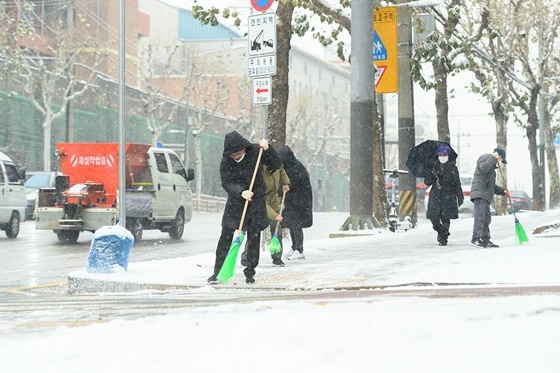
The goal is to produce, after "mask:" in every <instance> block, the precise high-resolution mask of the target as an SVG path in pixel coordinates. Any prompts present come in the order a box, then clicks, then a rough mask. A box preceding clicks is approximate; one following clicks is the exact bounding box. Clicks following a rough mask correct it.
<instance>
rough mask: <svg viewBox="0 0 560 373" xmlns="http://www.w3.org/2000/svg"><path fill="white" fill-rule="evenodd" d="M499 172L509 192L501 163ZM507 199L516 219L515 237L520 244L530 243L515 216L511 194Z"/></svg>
mask: <svg viewBox="0 0 560 373" xmlns="http://www.w3.org/2000/svg"><path fill="white" fill-rule="evenodd" d="M498 170H499V171H500V176H501V178H502V181H503V183H504V187H505V188H506V190H507V185H506V179H505V178H504V174H503V172H502V167H501V166H500V162H498ZM507 197H508V201H509V205H510V206H511V212H512V213H513V218H514V219H515V235H516V236H517V241H519V243H520V244H523V243H525V242H529V238H527V233H525V229H523V226H522V225H521V223H520V222H519V219H517V216H516V215H515V209H514V208H513V202H511V197H510V196H509V194H508V196H507Z"/></svg>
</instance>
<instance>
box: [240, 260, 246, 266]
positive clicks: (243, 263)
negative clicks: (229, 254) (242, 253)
mask: <svg viewBox="0 0 560 373" xmlns="http://www.w3.org/2000/svg"><path fill="white" fill-rule="evenodd" d="M241 266H242V267H247V259H241Z"/></svg>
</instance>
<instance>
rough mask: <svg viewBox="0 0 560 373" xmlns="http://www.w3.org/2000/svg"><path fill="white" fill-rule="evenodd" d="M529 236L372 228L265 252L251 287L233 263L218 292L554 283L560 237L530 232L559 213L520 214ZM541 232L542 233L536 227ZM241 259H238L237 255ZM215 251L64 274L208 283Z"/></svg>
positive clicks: (115, 281)
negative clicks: (293, 254)
mask: <svg viewBox="0 0 560 373" xmlns="http://www.w3.org/2000/svg"><path fill="white" fill-rule="evenodd" d="M518 218H519V220H520V221H521V224H522V225H523V227H524V228H525V231H526V232H527V235H528V236H529V243H527V244H524V245H522V246H520V245H519V244H518V243H517V242H516V239H515V230H514V220H513V216H497V217H493V221H492V224H491V226H490V229H491V232H492V236H493V238H492V240H493V241H494V242H495V243H497V244H499V245H500V247H499V248H494V249H479V248H474V247H472V246H470V245H469V243H470V235H471V233H470V232H471V230H472V218H464V219H458V220H453V221H452V223H451V236H450V239H449V245H448V246H445V247H440V246H438V245H437V242H436V239H435V236H436V234H435V232H434V231H433V230H432V228H431V226H430V224H429V222H427V221H425V220H424V221H421V223H420V224H419V226H418V227H417V228H416V229H413V230H411V231H408V232H399V233H392V232H390V231H388V230H386V231H380V232H378V231H375V232H372V234H371V235H368V236H359V237H344V238H326V237H328V236H329V232H325V234H324V237H325V238H324V239H317V240H306V242H305V244H306V248H305V254H306V259H305V260H296V261H289V260H284V261H285V262H286V266H285V267H282V268H279V267H274V266H272V264H271V261H270V255H269V253H268V252H261V260H260V264H259V267H257V274H256V276H255V279H256V284H253V285H247V284H245V278H244V276H243V272H242V267H241V266H240V265H238V267H237V268H236V271H235V276H234V278H233V279H232V280H231V281H229V282H228V283H220V284H217V285H214V286H216V287H222V288H246V287H251V288H260V289H288V290H290V289H317V290H319V289H367V288H375V287H390V286H405V285H432V284H433V285H448V284H457V285H473V284H481V285H482V284H484V285H487V284H493V285H500V284H512V285H513V284H532V285H547V284H555V285H558V284H560V271H558V270H557V269H558V263H560V235H559V234H558V232H559V231H558V229H554V228H553V229H549V230H544V232H542V233H540V234H538V235H533V234H532V232H533V230H534V229H535V228H537V227H543V226H552V225H555V224H556V225H558V223H559V222H560V210H552V211H547V212H526V213H520V214H518ZM541 230H542V229H541ZM238 260H239V258H238ZM213 264H214V254H210V253H207V254H200V255H195V256H189V257H184V258H179V259H169V260H157V261H150V262H142V263H130V264H129V267H128V271H127V272H124V271H122V272H121V273H112V274H92V273H87V272H86V271H85V269H84V270H80V271H75V272H72V273H70V274H69V286H70V291H72V292H99V291H136V290H140V289H159V290H165V289H172V288H176V289H189V288H197V287H204V286H209V285H208V283H207V282H206V279H207V278H208V276H210V275H211V274H212V268H213Z"/></svg>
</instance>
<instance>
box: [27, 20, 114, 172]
mask: <svg viewBox="0 0 560 373" xmlns="http://www.w3.org/2000/svg"><path fill="white" fill-rule="evenodd" d="M104 57H105V54H104V52H103V51H102V50H101V48H100V46H99V45H98V44H97V42H96V41H94V40H90V39H87V38H85V37H83V35H82V36H79V35H76V34H75V33H74V32H73V30H72V29H68V30H59V32H57V33H56V39H55V40H48V39H45V38H42V37H40V36H35V38H34V43H33V45H30V46H29V48H28V50H27V55H26V56H25V57H23V58H22V59H21V60H20V64H19V66H18V71H19V76H20V78H21V79H22V80H23V83H24V84H23V88H24V90H25V91H26V93H27V94H28V95H29V97H31V101H32V103H33V106H34V107H35V109H36V110H37V111H38V112H39V113H40V114H41V115H42V118H43V119H42V127H43V134H44V136H43V159H44V161H43V169H44V170H45V171H50V169H51V130H52V125H53V122H54V121H55V119H57V118H60V117H62V116H63V115H64V114H65V113H66V108H67V103H68V102H71V101H72V100H74V99H75V98H76V97H79V96H81V95H82V94H84V93H85V91H86V90H87V89H88V88H90V86H91V85H92V83H93V81H94V80H95V78H96V76H97V67H98V65H99V63H100V62H101V60H102V59H103V58H104ZM79 61H88V63H89V65H84V64H82V63H79Z"/></svg>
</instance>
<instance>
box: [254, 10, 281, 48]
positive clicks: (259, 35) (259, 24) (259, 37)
mask: <svg viewBox="0 0 560 373" xmlns="http://www.w3.org/2000/svg"><path fill="white" fill-rule="evenodd" d="M248 24H249V32H248V40H249V56H252V57H256V56H263V55H266V54H275V53H276V13H263V14H256V15H252V16H249V18H248Z"/></svg>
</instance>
